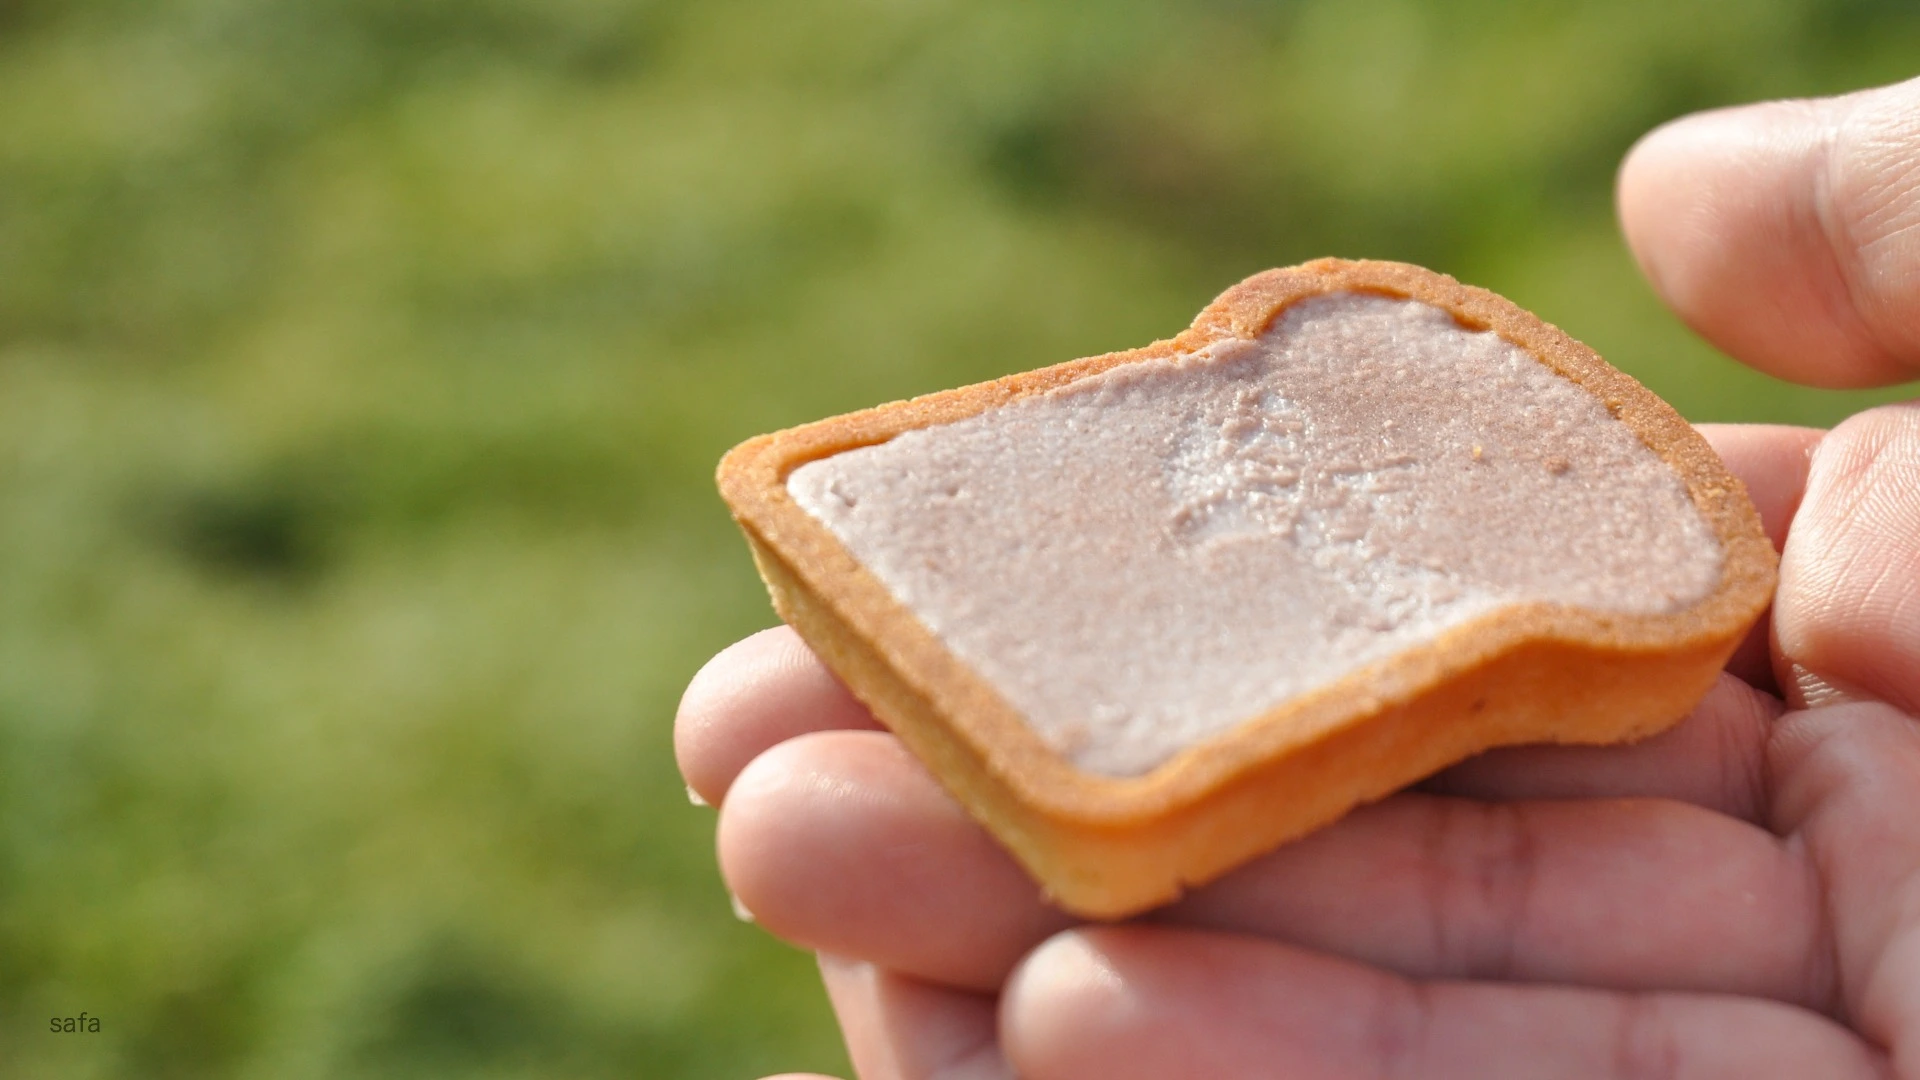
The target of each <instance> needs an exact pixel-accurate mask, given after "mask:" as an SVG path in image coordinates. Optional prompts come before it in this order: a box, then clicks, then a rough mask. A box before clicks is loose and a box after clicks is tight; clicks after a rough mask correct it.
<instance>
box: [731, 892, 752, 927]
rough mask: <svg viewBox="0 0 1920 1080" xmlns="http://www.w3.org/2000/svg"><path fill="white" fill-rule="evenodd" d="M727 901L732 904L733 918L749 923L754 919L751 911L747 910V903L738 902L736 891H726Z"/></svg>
mask: <svg viewBox="0 0 1920 1080" xmlns="http://www.w3.org/2000/svg"><path fill="white" fill-rule="evenodd" d="M727 902H728V903H730V904H732V905H733V917H734V918H736V919H739V920H740V921H741V922H743V923H751V922H753V921H754V919H753V912H751V911H748V910H747V905H745V904H743V903H741V902H740V897H739V895H738V894H737V893H733V892H729V893H727Z"/></svg>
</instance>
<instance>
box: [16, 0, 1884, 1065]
mask: <svg viewBox="0 0 1920 1080" xmlns="http://www.w3.org/2000/svg"><path fill="white" fill-rule="evenodd" d="M1916 31H1920V16H1916V14H1914V13H1913V11H1912V8H1911V6H1910V5H1906V4H1902V3H1898V2H1893V0H1877V2H1875V0H1846V2H1835V0H1828V2H1817V0H1739V2H1735V0H1724V2H1722V0H1615V2H1610V3H1600V2H1587V3H1578V4H1566V5H1558V6H1555V7H1552V8H1548V7H1546V6H1534V7H1528V8H1521V7H1519V6H1516V5H1507V4H1496V3H1491V2H1487V0H1468V2H1462V3H1451V4H1445V5H1442V4H1440V3H1437V2H1434V3H1415V2H1411V0H1384V2H1375V3H1369V4H1365V5H1359V4H1347V3H1341V2H1337V0H1299V2H1272V3H1263V2H1256V0H1205V2H1195V3H1184V4H1180V3H1173V2H1170V0H1158V2H1148V0H1116V2H1110V3H1097V4H1096V3H1091V2H1058V3H1048V4H1034V3H1027V2H1018V0H988V2H981V3H973V4H958V3H951V2H946V3H943V2H939V0H919V2H912V3H908V2H898V0H896V2H885V0H832V2H825V0H823V2H820V3H814V4H809V5H786V4H776V3H746V2H736V0H709V2H704V3H692V2H681V3H664V2H660V3H610V2H603V0H547V2H539V0H472V2H468V3H456V2H453V0H421V2H417V3H411V4H386V3H377V2H374V0H304V2H297V0H154V2H144V3H132V2H127V0H87V2H69V3H53V2H50V0H48V2H37V0H4V2H0V476H3V477H4V481H3V482H0V1062H5V1063H6V1070H7V1073H8V1075H17V1076H23V1077H76V1078H96V1077H98V1078H106V1077H129V1078H131V1077H138V1078H143V1080H145V1078H168V1077H183V1078H184V1077H195V1078H199V1077H235V1078H240V1077H249V1078H251V1077H262V1078H264V1077H274V1078H296V1080H297V1078H300V1077H308V1076H312V1077H320V1076H368V1077H426V1076H434V1077H441V1076H447V1077H488V1078H496V1077H499V1078H504V1077H534V1076H539V1077H552V1078H568V1077H580V1078H599V1077H614V1076H628V1077H631V1076H643V1077H690V1078H691V1077H740V1076H746V1075H750V1074H752V1073H754V1072H755V1071H756V1070H757V1071H765V1072H770V1071H776V1070H778V1069H782V1068H817V1069H822V1070H828V1071H836V1070H837V1071H841V1072H843V1073H844V1071H845V1062H844V1059H843V1058H842V1056H841V1054H840V1051H839V1049H838V1047H837V1040H836V1037H835V1034H834V1031H833V1028H832V1022H831V1019H830V1017H829V1015H828V1013H827V1011H826V1008H825V1005H824V1002H823V1001H822V999H821V997H820V995H819V993H818V991H817V989H816V988H815V987H814V984H813V978H812V973H811V968H810V964H809V962H808V960H807V959H806V958H805V957H802V956H800V955H798V954H796V953H792V952H790V951H788V950H786V949H784V948H782V947H781V946H778V945H776V944H774V943H772V942H771V941H769V940H767V939H766V938H765V937H764V936H763V935H761V934H760V933H758V932H757V931H755V930H753V929H751V928H749V927H745V926H742V925H740V924H738V923H736V922H735V921H734V920H733V919H732V917H731V916H730V915H729V913H728V906H727V901H726V896H725V892H724V890H723V889H722V887H721V885H720V883H719V881H718V878H717V876H716V874H715V872H714V870H713V867H712V858H711V815H710V813H709V812H706V811H697V810H695V809H693V808H691V807H689V806H688V805H687V804H686V799H685V797H684V795H683V793H682V789H681V785H680V783H679V781H678V779H677V777H676V774H675V771H674V768H673V764H672V760H671V753H670V748H669V727H670V722H671V715H672V711H673V707H674V703H675V701H676V699H677V696H678V693H679V691H680V688H681V687H682V686H683V685H684V684H685V682H686V679H687V678H688V677H689V676H690V675H691V673H692V672H693V671H694V669H695V668H696V667H697V666H698V664H699V663H700V662H701V660H702V659H704V658H705V657H706V656H708V655H710V654H711V653H712V652H713V651H714V650H715V649H717V648H718V647H720V646H721V645H723V644H725V643H726V642H728V641H729V640H732V639H733V638H735V637H737V636H739V635H741V634H743V633H745V632H747V631H749V630H752V629H754V628H757V627H759V626H762V625H765V624H767V623H768V622H769V621H770V618H771V616H770V615H769V613H768V610H767V607H766V603H765V599H764V596H763V595H762V594H761V592H760V589H759V585H758V583H757V580H756V579H755V578H754V576H753V573H752V571H751V568H750V566H749V563H748V562H747V559H746V557H745V554H744V551H743V549H742V547H741V545H740V544H739V543H738V541H737V539H736V538H735V537H734V536H733V534H732V532H731V526H730V524H729V523H728V521H727V519H726V516H725V514H724V512H723V510H722V508H721V507H720V505H719V503H718V501H717V500H716V499H715V498H714V497H713V495H712V493H711V487H710V479H709V477H710V474H711V468H712V464H713V462H714V461H715V460H716V459H717V458H718V456H719V454H720V453H721V452H722V451H723V450H724V449H725V448H726V447H727V446H729V445H731V444H732V443H733V442H735V441H737V440H739V439H741V438H744V437H746V436H748V435H751V434H754V433H756V432H759V431H762V430H766V429H770V428H774V427H779V426H784V425H787V424H791V423H796V422H800V421H803V420H808V419H812V418H815V417H818V416H821V415H825V414H828V413H831V412H836V411H842V410H845V409H848V408H853V407H857V406H862V405H867V404H871V403H874V402H876V401H879V400H883V399H888V398H894V397H900V396H904V395H909V394H913V393H918V392H924V391H928V390H933V389H937V388H940V387H944V386H949V385H954V384H957V383H961V382H965V381H971V380H976V379H980V378H985V377H990V376H994V375H998V374H1003V373H1006V372H1010V371H1015V370H1021V369H1025V368H1029V367H1034V366H1038V365H1040V364H1044V363H1050V362H1054V361H1058V360H1062V359H1066V358H1070V357H1073V356H1079V355H1085V354H1089V353H1094V352H1100V351H1104V350H1108V349H1113V348H1122V347H1127V346H1131V345H1135V344H1139V343H1142V342H1145V341H1147V340H1150V339H1152V338H1156V337H1161V336H1165V335H1167V334H1169V333H1171V332H1173V331H1175V330H1177V329H1179V328H1180V327H1182V326H1184V325H1185V324H1186V322H1187V320H1188V319H1189V318H1190V317H1191V316H1192V314H1193V312H1194V311H1196V310H1197V309H1198V308H1199V307H1200V306H1202V305H1203V304H1204V303H1205V302H1206V301H1207V300H1208V299H1209V298H1210V297H1211V296H1212V295H1213V294H1214V293H1215V292H1217V291H1218V290H1219V289H1220V288H1222V287H1224V286H1225V285H1227V284H1229V283H1231V282H1232V281H1234V280H1236V279H1238V278H1239V277H1241V276H1243V275H1244V274H1246V273H1248V272H1251V271H1254V270H1257V269H1261V268H1263V267H1267V266H1273V265H1282V264H1286V263H1291V262H1296V261H1299V260H1301V259H1305V258H1311V257H1314V256H1318V255H1322V254H1342V255H1349V256H1374V257H1388V258H1403V259H1410V260H1413V261H1418V262H1422V263H1426V264H1428V265H1432V266H1435V267H1437V268H1440V269H1443V270H1446V271H1448V272H1451V273H1453V274H1455V275H1457V276H1459V277H1461V278H1463V279H1465V280H1468V281H1471V282H1474V283H1476V284H1482V285H1486V286H1489V287H1491V288H1494V289H1497V290H1499V291H1502V292H1504V293H1506V294H1507V295H1509V296H1512V297H1513V298H1515V299H1516V300H1518V301H1520V302H1521V303H1523V304H1526V305H1528V306H1530V307H1533V308H1534V309H1536V310H1538V311H1540V312H1541V313H1542V314H1543V315H1545V316H1546V317H1547V318H1549V319H1551V320H1553V321H1555V322H1558V323H1560V324H1561V325H1562V326H1564V327H1566V328H1567V329H1568V330H1570V331H1571V332H1572V333H1574V334H1575V335H1576V336H1578V337H1581V338H1583V339H1585V340H1587V341H1588V342H1589V343H1591V344H1593V345H1594V346H1596V347H1597V348H1599V349H1600V351H1601V352H1602V353H1603V354H1605V355H1607V356H1608V357H1609V358H1610V359H1612V360H1613V361H1614V362H1615V363H1617V364H1619V365H1620V366H1622V367H1625V368H1626V369H1628V370H1629V371H1631V372H1633V373H1634V374H1636V375H1638V376H1639V377H1641V378H1642V379H1643V380H1644V381H1646V382H1648V383H1649V384H1650V385H1652V386H1653V387H1654V388H1655V389H1656V390H1657V391H1659V392H1660V393H1662V394H1663V395H1665V396H1666V397H1668V398H1669V400H1671V401H1673V402H1674V403H1675V404H1676V405H1678V406H1679V407H1680V408H1681V410H1682V411H1683V412H1685V413H1686V414H1687V415H1689V416H1690V417H1692V418H1695V419H1713V420H1778V421H1788V422H1799V423H1815V424H1827V423H1831V422H1833V421H1834V420H1836V419H1837V418H1839V417H1840V416H1843V415H1845V414H1846V413H1848V412H1850V411H1852V410H1854V409H1857V408H1859V407H1862V406H1863V405H1864V404H1867V403H1870V402H1873V401H1878V400H1884V399H1886V398H1888V397H1889V396H1891V393H1893V392H1883V393H1879V394H1831V393H1816V392H1812V391H1804V390H1797V389H1792V388H1788V387H1785V386H1783V385H1781V384H1778V383H1775V382H1772V381H1770V380H1768V379H1765V378H1763V377H1761V376H1758V375H1754V374H1751V373H1747V372H1745V371H1744V370H1742V369H1738V368H1736V367H1735V366H1733V365H1732V364H1731V363H1730V362H1728V361H1726V360H1724V359H1722V358H1720V357H1718V356H1716V355H1715V354H1714V353H1713V352H1712V351H1711V350H1709V349H1707V348H1706V347H1705V346H1703V345H1701V344H1699V343H1697V342H1695V341H1693V340H1692V339H1691V338H1689V337H1688V336H1687V334H1686V333H1685V332H1684V330H1683V329H1682V328H1681V327H1680V326H1679V325H1678V324H1677V323H1676V322H1675V321H1674V320H1673V319H1672V318H1671V317H1670V316H1668V315H1666V314H1664V313H1663V312H1662V311H1661V309H1660V308H1659V307H1658V305H1657V304H1656V302H1655V301H1654V300H1653V298H1652V296H1651V294H1650V293H1649V292H1648V291H1647V289H1646V288H1645V287H1644V286H1643V285H1642V284H1640V283H1639V281H1638V280H1637V278H1636V276H1635V274H1634V271H1633V268H1632V264H1631V262H1630V260H1629V259H1628V257H1627V256H1626V255H1625V253H1624V251H1623V250H1622V248H1621V246H1620V244H1619V242H1618V240H1617V239H1616V236H1615V231H1614V226H1613V224H1612V220H1611V210H1610V193H1609V192H1610V185H1611V180H1612V173H1613V169H1614V166H1615V163H1616V162H1617V161H1618V159H1619V157H1620V155H1621V153H1622V152H1623V151H1624V150H1625V149H1626V147H1627V146H1628V145H1630V143H1631V142H1632V140H1633V139H1634V138H1635V137H1636V136H1637V135H1638V134H1639V133H1641V132H1642V131H1644V130H1646V129H1647V128H1649V127H1651V126H1652V125H1654V124H1657V123H1658V122H1660V121H1662V120H1664V119H1667V118H1669V117H1672V116H1674V115H1678V114H1680V113H1682V112H1685V111H1689V110H1693V109H1697V108H1703V107H1708V106H1712V105H1717V104H1724V103H1730V102H1736V101H1742V100H1749V99H1754V98H1760V97H1769V96H1783V95H1797V94H1811V93H1822V92H1832V91H1838V90H1842V89H1847V88H1851V87H1855V86H1860V85H1866V84H1870V83H1873V82H1878V81H1892V80H1894V79H1897V78H1901V77H1905V76H1907V75H1909V74H1912V72H1911V70H1910V65H1911V63H1912V61H1911V57H1910V54H1909V52H1908V50H1907V48H1906V43H1907V42H1910V41H1912V40H1913V37H1914V34H1915V33H1916ZM82 1009H85V1010H87V1011H89V1012H91V1013H93V1014H95V1015H98V1016H100V1017H103V1018H104V1019H103V1029H102V1032H101V1033H100V1034H98V1035H93V1036H76V1035H67V1036H55V1035H51V1034H49V1033H48V1032H47V1030H46V1023H47V1018H49V1017H53V1016H67V1015H73V1014H75V1013H78V1012H79V1011H80V1010H82Z"/></svg>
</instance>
